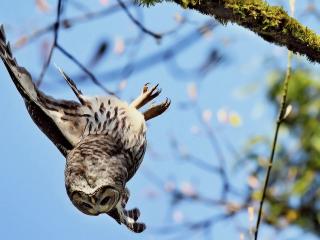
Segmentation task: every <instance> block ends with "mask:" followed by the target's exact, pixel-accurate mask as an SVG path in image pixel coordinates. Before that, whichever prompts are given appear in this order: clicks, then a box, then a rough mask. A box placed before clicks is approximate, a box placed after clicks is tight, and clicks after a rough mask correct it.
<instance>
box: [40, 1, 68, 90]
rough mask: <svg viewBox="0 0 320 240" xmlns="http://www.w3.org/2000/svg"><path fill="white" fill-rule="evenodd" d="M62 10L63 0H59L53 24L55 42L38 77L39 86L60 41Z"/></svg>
mask: <svg viewBox="0 0 320 240" xmlns="http://www.w3.org/2000/svg"><path fill="white" fill-rule="evenodd" d="M61 10H62V0H58V5H57V18H56V22H55V23H54V25H53V34H54V37H53V44H52V46H51V48H50V52H49V56H48V59H47V61H46V62H45V64H44V65H43V68H42V71H41V73H40V77H39V78H38V81H37V82H36V85H37V86H38V87H39V86H40V84H41V83H42V80H43V77H44V75H45V74H46V71H47V69H48V67H49V64H50V62H51V58H52V55H53V52H54V49H55V47H56V45H57V43H58V36H59V27H60V16H61Z"/></svg>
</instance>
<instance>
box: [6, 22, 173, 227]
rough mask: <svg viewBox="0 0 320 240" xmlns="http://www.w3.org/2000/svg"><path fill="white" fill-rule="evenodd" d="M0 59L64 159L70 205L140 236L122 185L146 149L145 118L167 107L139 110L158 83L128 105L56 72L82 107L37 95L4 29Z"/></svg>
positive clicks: (136, 211)
mask: <svg viewBox="0 0 320 240" xmlns="http://www.w3.org/2000/svg"><path fill="white" fill-rule="evenodd" d="M0 57H1V59H2V61H3V63H4V65H5V67H6V68H7V70H8V72H9V74H10V76H11V79H12V81H13V83H14V84H15V86H16V88H17V89H18V91H19V93H20V94H21V96H22V97H23V99H24V101H25V104H26V107H27V110H28V112H29V114H30V116H31V117H32V119H33V121H34V122H35V123H36V124H37V126H38V127H39V128H40V129H41V130H42V132H43V133H44V134H46V135H47V136H48V138H49V139H50V140H51V141H52V142H53V143H54V144H55V145H56V147H57V148H58V149H59V150H60V152H61V153H62V154H63V156H64V157H66V160H67V161H66V169H65V185H66V189H67V193H68V196H69V198H70V200H71V201H72V203H73V204H74V205H75V206H76V207H77V208H78V209H79V210H80V211H82V212H83V213H85V214H88V215H98V214H101V213H106V214H108V215H109V216H111V217H112V218H114V219H115V220H116V221H117V222H118V223H119V224H121V223H122V224H124V225H126V226H127V227H128V228H129V229H130V230H132V231H134V232H142V231H143V230H144V229H145V224H143V223H139V222H137V220H138V218H139V216H140V211H139V209H137V208H135V209H132V210H128V211H127V210H125V207H126V203H127V201H128V199H129V190H128V189H127V188H126V183H127V182H128V181H129V180H130V179H131V178H132V177H133V175H134V174H135V173H136V171H137V169H138V168H139V166H140V164H141V162H142V159H143V157H144V154H145V151H146V146H147V140H146V130H147V128H146V123H145V122H146V120H149V119H151V118H154V117H156V116H158V115H160V114H162V113H163V112H164V111H165V110H166V109H167V108H168V107H169V105H170V101H169V100H168V99H167V100H166V101H165V102H163V103H161V104H158V105H155V106H153V107H151V108H149V109H148V110H147V111H145V112H144V113H141V112H140V111H138V109H139V108H141V107H143V106H144V105H145V104H147V103H148V102H150V101H151V100H153V99H154V98H155V97H157V96H158V95H159V94H160V90H158V88H157V87H158V85H156V86H155V87H153V88H151V89H148V86H147V84H146V85H145V86H144V87H143V89H142V93H141V94H140V96H139V97H138V98H137V99H135V100H134V101H133V102H132V103H131V104H128V103H126V102H125V101H122V100H120V99H118V98H117V97H115V96H100V97H88V96H85V95H83V94H82V92H81V91H80V90H78V89H77V87H76V84H75V83H74V82H73V81H72V80H71V79H70V78H69V77H68V76H67V75H66V74H65V73H64V72H63V71H62V70H61V69H59V70H60V72H61V74H62V76H63V77H64V78H65V80H66V82H67V83H68V85H69V86H70V87H71V89H72V91H73V92H74V93H75V95H76V96H77V98H78V100H79V102H80V103H78V102H75V101H67V100H56V99H54V98H52V97H49V96H47V95H45V94H44V93H43V92H41V91H40V90H39V89H38V88H37V87H36V86H35V85H34V83H33V82H32V78H31V75H30V74H29V72H28V71H27V70H26V69H25V68H22V67H20V66H19V65H18V64H17V61H16V60H15V59H14V58H13V56H12V52H11V49H10V44H9V43H7V42H6V37H5V33H4V29H3V26H2V25H1V27H0Z"/></svg>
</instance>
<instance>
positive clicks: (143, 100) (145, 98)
mask: <svg viewBox="0 0 320 240" xmlns="http://www.w3.org/2000/svg"><path fill="white" fill-rule="evenodd" d="M148 85H149V83H146V84H145V85H144V86H143V88H142V93H141V94H140V96H139V97H137V98H136V99H135V100H134V101H133V102H132V103H131V104H130V105H131V106H132V107H134V108H136V109H139V108H141V107H143V106H144V105H146V104H147V103H148V102H150V101H152V100H153V99H154V98H156V97H157V96H159V94H160V93H161V89H158V86H159V84H156V85H155V86H154V87H152V88H151V89H150V90H149V88H148Z"/></svg>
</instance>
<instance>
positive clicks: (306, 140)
mask: <svg viewBox="0 0 320 240" xmlns="http://www.w3.org/2000/svg"><path fill="white" fill-rule="evenodd" d="M284 77H285V71H274V72H272V73H271V74H270V76H269V80H270V81H269V83H270V87H269V90H268V100H269V101H270V103H271V104H273V105H274V106H275V107H276V109H277V110H278V109H279V105H280V99H281V94H282V88H283V82H284ZM319 96H320V81H319V80H318V79H316V78H315V77H314V76H313V74H312V73H311V71H309V70H308V69H297V70H295V71H293V72H292V76H291V80H290V86H289V93H288V103H289V104H291V105H292V107H293V110H292V112H291V113H290V114H289V116H288V117H287V118H286V119H285V121H284V122H283V124H282V126H281V137H280V140H279V141H278V145H277V153H276V154H277V155H276V158H275V163H274V167H273V169H272V174H271V181H270V184H269V187H268V191H267V197H266V202H265V203H266V208H265V211H264V220H265V222H266V223H268V224H271V225H273V226H275V227H276V228H279V229H282V228H285V227H286V226H288V225H289V224H290V225H296V226H298V227H300V228H301V229H302V230H305V231H310V232H312V233H314V234H315V235H318V236H320V188H319V186H320V185H319V183H320V174H319V170H320V124H319V119H320V111H319V109H320V98H319ZM271 137H272V136H271V135H270V138H271ZM259 139H262V140H263V141H259ZM265 139H266V138H265V137H261V136H259V137H253V138H252V139H251V140H249V143H248V145H247V149H249V150H248V155H247V158H248V159H251V160H252V159H253V160H254V161H257V163H258V164H256V167H255V169H254V171H253V172H252V176H258V178H259V179H261V180H262V179H264V176H265V170H266V166H265V164H263V162H265V161H261V152H259V150H261V149H264V150H265V149H270V144H271V140H270V141H267V142H266V141H265ZM248 146H250V147H249V148H248ZM269 151H270V150H269ZM267 153H268V152H267ZM268 154H269V153H268ZM257 156H260V158H258V157H257ZM268 157H269V156H267V155H265V158H266V159H267V158H268ZM250 192H251V200H252V201H257V195H258V196H259V195H260V192H257V191H253V190H251V191H250Z"/></svg>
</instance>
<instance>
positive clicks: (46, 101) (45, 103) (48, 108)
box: [0, 25, 85, 156]
mask: <svg viewBox="0 0 320 240" xmlns="http://www.w3.org/2000/svg"><path fill="white" fill-rule="evenodd" d="M0 57H1V59H2V61H3V63H4V65H5V67H6V69H7V71H8V72H9V74H10V76H11V79H12V81H13V83H14V84H15V86H16V88H17V90H18V91H19V93H20V94H21V96H22V97H23V99H24V101H25V104H26V107H27V110H28V112H29V114H30V116H31V118H32V119H33V121H34V122H35V123H36V124H37V126H38V127H39V128H40V129H41V131H42V132H43V133H44V134H46V136H47V137H48V138H49V139H50V140H51V141H52V142H53V143H54V144H55V145H56V147H57V148H58V149H59V150H60V152H61V153H62V154H63V155H64V156H66V155H67V152H68V151H69V150H71V149H72V148H73V146H74V139H79V138H80V137H81V135H82V133H83V130H84V128H85V119H82V118H83V117H84V116H83V114H82V111H81V106H82V105H81V104H79V103H77V102H75V101H66V100H56V99H54V98H52V97H50V96H47V95H45V94H44V93H43V92H41V91H40V90H39V89H38V88H37V87H36V86H35V84H34V83H33V81H32V77H31V75H30V73H29V72H28V71H27V70H26V69H25V68H23V67H20V66H19V65H18V63H17V61H16V59H15V58H14V57H13V56H12V52H11V48H10V44H9V43H7V42H6V36H5V32H4V28H3V25H1V26H0ZM70 128H72V129H73V131H66V130H67V129H68V130H69V129H70Z"/></svg>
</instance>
